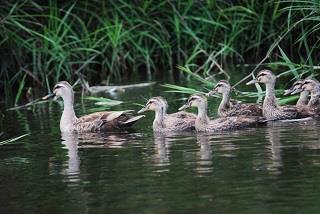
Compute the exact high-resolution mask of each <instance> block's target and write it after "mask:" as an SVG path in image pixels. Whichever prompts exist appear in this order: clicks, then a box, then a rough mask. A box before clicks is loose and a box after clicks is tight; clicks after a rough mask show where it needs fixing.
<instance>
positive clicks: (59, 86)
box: [54, 85, 62, 89]
mask: <svg viewBox="0 0 320 214" xmlns="http://www.w3.org/2000/svg"><path fill="white" fill-rule="evenodd" d="M61 87H62V86H61V85H57V86H56V87H54V89H58V88H61Z"/></svg>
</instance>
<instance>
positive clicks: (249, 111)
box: [227, 103, 262, 117]
mask: <svg viewBox="0 0 320 214" xmlns="http://www.w3.org/2000/svg"><path fill="white" fill-rule="evenodd" d="M240 115H246V116H262V108H261V106H260V105H258V104H253V103H236V104H233V105H232V106H231V108H230V110H229V111H228V112H227V116H229V117H230V116H240Z"/></svg>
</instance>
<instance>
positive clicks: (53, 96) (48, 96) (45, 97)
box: [41, 93, 56, 100]
mask: <svg viewBox="0 0 320 214" xmlns="http://www.w3.org/2000/svg"><path fill="white" fill-rule="evenodd" d="M55 96H56V95H55V93H51V94H48V95H46V96H44V97H42V98H41V99H42V100H50V99H52V98H55Z"/></svg>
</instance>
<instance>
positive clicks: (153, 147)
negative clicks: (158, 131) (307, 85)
mask: <svg viewBox="0 0 320 214" xmlns="http://www.w3.org/2000/svg"><path fill="white" fill-rule="evenodd" d="M146 91H148V92H147V93H146ZM158 94H162V95H164V96H166V97H167V98H168V101H169V105H170V111H174V109H177V107H179V105H182V104H183V102H184V101H181V100H180V98H181V97H180V96H179V95H170V94H166V93H161V92H160V91H159V89H158V87H155V88H153V89H139V90H132V91H126V92H125V93H123V94H121V95H119V97H116V98H115V99H119V100H123V101H126V102H125V103H124V104H123V105H120V106H117V107H113V108H112V110H118V109H134V110H138V109H139V106H136V105H134V103H141V104H143V103H144V102H145V101H144V99H143V98H142V97H141V95H142V96H144V97H146V98H149V97H151V96H152V95H158ZM212 101H213V102H212V103H210V106H212V108H211V113H214V109H215V103H214V99H212ZM91 107H93V103H92V102H88V101H84V102H81V101H80V98H78V99H77V105H76V112H77V114H78V115H82V114H84V113H88V112H90V111H92V108H91ZM1 109H2V112H4V118H3V120H2V122H1V123H2V125H1V126H0V127H2V131H1V132H3V133H4V135H3V136H1V140H4V139H7V138H10V137H14V136H18V135H22V134H24V133H31V135H29V136H27V137H25V138H22V139H21V140H19V141H18V143H17V144H14V145H6V146H1V147H0V202H1V206H0V213H179V212H188V213H319V212H320V203H319V202H320V185H319V183H320V134H319V130H320V122H319V121H309V122H306V123H279V122H278V123H272V124H268V125H266V126H264V127H258V128H249V129H244V130H239V131H235V132H224V133H218V134H214V135H201V134H195V133H189V134H183V135H158V136H155V135H154V134H153V132H152V130H151V128H152V120H153V113H147V114H146V115H147V117H146V118H144V119H142V120H141V121H140V123H138V124H136V125H135V126H134V128H132V129H130V130H127V131H123V132H110V133H105V134H86V135H61V134H60V131H59V119H60V115H61V107H60V106H59V105H58V104H57V103H54V102H51V103H46V104H43V105H39V106H37V107H35V108H33V109H28V110H27V109H24V110H20V111H4V110H5V109H4V107H2V108H1Z"/></svg>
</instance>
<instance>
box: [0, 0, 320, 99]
mask: <svg viewBox="0 0 320 214" xmlns="http://www.w3.org/2000/svg"><path fill="white" fill-rule="evenodd" d="M65 2H68V3H65ZM128 2H130V3H128ZM0 14H1V15H0V16H1V18H0V19H1V22H0V27H1V31H0V42H1V50H0V54H1V58H0V60H1V70H0V88H1V91H3V92H4V93H3V95H1V96H3V97H16V94H17V89H18V91H20V92H21V93H18V95H19V96H18V97H16V99H15V100H16V102H18V101H19V99H20V95H21V94H23V93H24V92H25V91H26V90H27V89H26V88H27V86H32V87H42V88H47V89H48V90H49V89H50V88H51V87H52V85H53V84H54V83H55V82H56V81H58V80H61V79H68V80H70V81H71V82H72V81H75V80H76V79H78V78H79V76H81V75H84V76H85V77H86V79H87V80H89V82H90V83H99V82H100V81H101V80H106V81H107V82H110V81H126V80H128V79H129V78H133V77H135V78H140V79H141V78H143V77H146V79H151V78H152V77H153V75H156V74H160V75H164V74H165V75H170V76H174V75H175V72H180V69H177V66H178V65H180V66H182V67H181V68H182V70H189V71H191V72H192V73H194V74H197V75H199V76H200V77H201V78H203V77H207V76H210V75H214V74H216V73H219V72H220V73H224V74H225V75H228V71H226V70H225V68H226V65H227V64H234V65H236V64H248V63H252V64H258V63H259V62H262V66H269V67H272V68H275V69H277V70H278V71H279V72H289V73H292V74H293V77H299V76H301V75H302V74H304V73H308V74H310V73H315V72H318V71H317V69H318V68H319V67H318V66H317V65H318V64H319V59H320V58H319V53H320V52H319V47H320V45H319V41H320V38H319V28H320V24H319V21H320V3H319V1H317V0H310V1H304V0H301V1H281V0H269V1H255V0H251V1H250V0H249V1H237V0H229V1H225V0H207V1H196V0H193V1H192V0H189V1H185V0H176V1H170V0H166V1H164V0H163V1H162V0H160V1H152V0H145V1H139V0H135V1H125V0H118V1H106V2H104V1H93V0H92V1H78V2H76V3H74V2H73V1H57V0H49V1H48V2H45V3H43V1H32V0H27V1H18V2H17V1H12V0H11V1H6V2H4V3H2V4H1V6H0ZM261 60H263V61H261ZM250 71H251V70H249V69H248V73H249V72H250ZM183 73H184V72H183ZM189 75H190V74H189Z"/></svg>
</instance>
